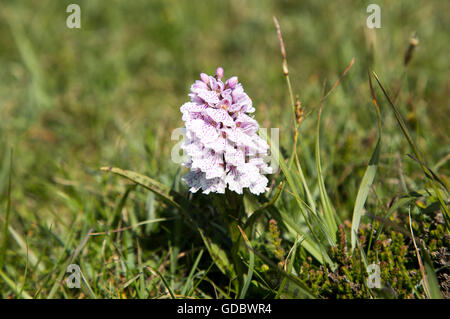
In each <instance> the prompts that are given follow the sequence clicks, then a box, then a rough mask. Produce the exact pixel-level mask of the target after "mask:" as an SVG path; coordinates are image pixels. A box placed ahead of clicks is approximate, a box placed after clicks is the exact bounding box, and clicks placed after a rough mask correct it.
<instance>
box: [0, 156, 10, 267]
mask: <svg viewBox="0 0 450 319" xmlns="http://www.w3.org/2000/svg"><path fill="white" fill-rule="evenodd" d="M12 163H13V151H12V150H11V155H10V160H9V177H8V193H7V195H6V216H5V222H4V225H3V240H2V247H1V251H0V270H1V269H3V266H4V264H5V257H6V246H7V239H8V225H9V214H10V211H11V176H12Z"/></svg>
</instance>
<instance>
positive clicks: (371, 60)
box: [0, 0, 450, 299]
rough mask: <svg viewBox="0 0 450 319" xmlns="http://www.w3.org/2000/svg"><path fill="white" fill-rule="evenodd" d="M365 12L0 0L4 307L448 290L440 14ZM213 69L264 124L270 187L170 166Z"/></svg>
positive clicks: (277, 4)
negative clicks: (219, 180) (69, 22)
mask: <svg viewBox="0 0 450 319" xmlns="http://www.w3.org/2000/svg"><path fill="white" fill-rule="evenodd" d="M71 3H77V4H78V5H79V6H80V8H81V28H80V29H77V28H73V29H70V28H68V27H67V26H66V19H67V17H68V16H69V15H70V13H67V12H66V8H67V6H68V5H69V4H71ZM369 3H371V2H368V1H344V0H337V1H325V0H317V1H312V0H311V1H294V0H281V1H266V0H258V1H256V0H255V1H240V0H232V1H215V0H214V1H200V0H193V1H174V0H165V1H143V0H139V1H98V0H89V1H88V0H71V1H66V0H64V1H50V0H42V1H22V0H20V1H10V0H5V1H2V3H1V4H0V66H1V67H0V114H1V115H0V116H1V120H0V142H1V143H0V297H1V298H8V299H9V298H36V299H43V298H143V299H147V298H164V299H166V298H333V299H334V298H400V299H403V298H419V299H422V298H449V297H450V269H449V266H450V251H449V249H450V234H449V229H450V214H449V200H450V193H449V180H448V176H449V173H450V164H449V163H450V143H449V142H450V141H449V132H450V130H449V122H450V116H449V114H450V103H449V98H448V95H447V94H449V88H450V77H449V76H448V72H449V71H450V59H449V56H448V53H449V51H450V44H449V43H450V41H449V40H450V38H449V30H450V3H449V2H445V1H406V0H402V1H387V0H379V1H377V2H376V3H377V4H378V5H379V6H380V8H381V28H374V29H370V28H368V27H367V25H366V20H367V17H368V16H369V15H370V13H368V12H367V11H366V9H367V6H368V4H369ZM274 16H275V17H276V18H277V19H278V22H279V24H280V28H281V34H282V39H283V42H284V46H285V51H286V58H287V66H288V70H289V73H288V76H285V73H284V72H283V66H282V65H283V58H282V54H281V52H280V41H279V36H278V35H277V29H276V27H275V24H274V21H273V17H274ZM406 56H407V58H405V57H406ZM405 62H406V63H405ZM219 66H221V67H223V68H224V70H225V78H228V77H231V76H234V75H235V76H238V78H239V81H240V82H241V83H242V85H243V86H244V89H245V92H246V93H247V94H248V95H249V96H250V98H251V99H252V101H253V106H254V107H255V109H256V111H255V119H256V120H257V121H258V122H259V124H260V126H261V127H262V128H268V129H269V130H268V132H269V135H270V128H279V137H280V138H279V148H273V150H272V154H274V153H275V154H279V156H280V165H279V170H278V171H277V172H275V173H274V174H272V175H268V178H269V187H270V191H268V192H267V193H266V194H263V195H260V196H254V195H252V194H250V193H249V192H245V193H244V195H242V196H237V195H236V194H231V195H230V193H228V192H227V194H226V196H227V197H225V195H219V194H210V195H204V194H201V192H198V193H195V194H192V193H190V192H189V191H188V187H187V186H186V184H185V183H184V182H183V181H182V180H181V177H182V176H183V175H184V174H185V173H186V172H187V169H186V168H182V167H181V165H180V164H177V163H174V162H173V161H172V160H171V152H172V148H173V147H174V146H175V144H176V143H177V142H178V140H173V139H172V138H171V135H172V131H173V130H174V129H176V128H179V127H183V126H184V122H183V121H182V119H181V116H182V114H181V112H180V106H181V105H182V104H183V103H185V102H187V101H188V100H189V97H188V95H187V94H188V93H189V89H190V86H191V84H192V83H193V82H194V81H195V80H197V79H199V75H200V73H201V72H205V73H207V74H212V75H213V74H214V73H215V70H216V68H217V67H219ZM297 101H298V102H300V104H299V103H298V102H297ZM296 106H297V107H296ZM295 109H296V110H297V111H295ZM296 116H297V119H298V120H296ZM296 130H297V132H298V133H297V140H296V141H295V138H294V136H295V131H296ZM268 138H269V140H270V136H268ZM101 168H104V169H103V170H102V169H101ZM230 198H231V200H230ZM236 203H237V204H236ZM231 217H233V218H231ZM234 217H236V218H234ZM230 220H231V222H230ZM69 265H77V267H78V268H77V269H79V270H80V272H76V273H75V274H78V275H80V276H78V278H79V279H80V285H79V288H77V287H74V288H73V287H72V288H71V285H70V283H71V278H73V277H71V275H73V273H72V272H71V271H69V272H68V266H69ZM370 265H377V266H378V268H377V269H378V270H379V273H378V275H379V276H378V278H379V282H378V283H376V281H371V280H372V279H373V278H374V277H373V276H372V273H371V272H370V271H368V267H369V266H370ZM374 283H375V286H374V285H373V284H374Z"/></svg>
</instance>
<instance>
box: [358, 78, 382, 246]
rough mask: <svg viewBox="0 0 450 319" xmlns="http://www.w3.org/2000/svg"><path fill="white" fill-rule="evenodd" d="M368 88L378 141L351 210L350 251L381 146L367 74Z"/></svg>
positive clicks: (373, 99) (375, 103)
mask: <svg viewBox="0 0 450 319" xmlns="http://www.w3.org/2000/svg"><path fill="white" fill-rule="evenodd" d="M369 86H370V92H371V94H372V102H373V104H374V105H375V108H376V110H377V123H378V141H377V144H376V146H375V149H374V151H373V153H372V156H371V157H370V161H369V164H368V165H367V168H366V171H365V173H364V176H363V179H362V181H361V185H360V186H359V189H358V193H357V195H356V199H355V206H354V208H353V217H352V232H351V241H352V251H353V250H354V249H355V247H356V239H357V237H358V228H359V223H360V222H361V216H362V213H363V208H364V204H365V203H366V200H367V196H368V195H369V190H370V187H371V185H372V183H373V180H374V179H375V175H376V173H377V169H378V163H379V160H380V144H381V112H380V107H379V105H378V101H377V98H376V96H375V92H374V90H373V86H372V79H371V77H370V74H369Z"/></svg>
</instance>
